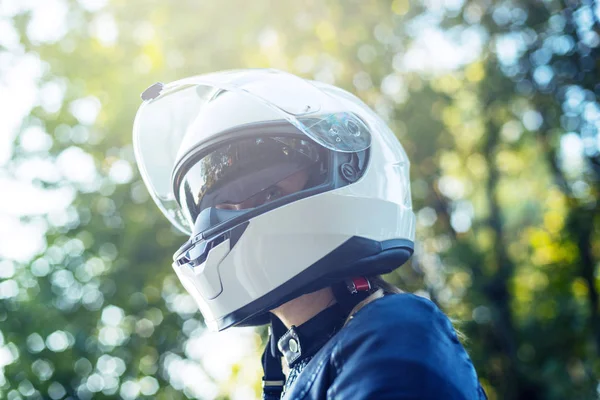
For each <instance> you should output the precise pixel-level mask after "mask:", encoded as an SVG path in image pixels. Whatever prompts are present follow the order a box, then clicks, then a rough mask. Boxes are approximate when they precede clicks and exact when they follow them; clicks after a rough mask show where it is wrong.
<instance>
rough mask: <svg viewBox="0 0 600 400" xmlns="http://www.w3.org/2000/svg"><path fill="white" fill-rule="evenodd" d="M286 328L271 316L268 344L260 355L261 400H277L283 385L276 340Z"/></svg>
mask: <svg viewBox="0 0 600 400" xmlns="http://www.w3.org/2000/svg"><path fill="white" fill-rule="evenodd" d="M286 331H287V328H286V327H285V325H284V324H283V322H281V321H280V320H279V318H277V317H276V316H275V314H271V325H270V326H269V343H268V344H267V346H266V347H265V350H264V352H263V355H262V365H263V371H264V376H263V379H262V380H263V382H262V387H263V395H262V398H263V400H279V399H281V393H282V392H283V386H284V385H285V375H284V374H283V369H282V367H281V357H282V356H283V354H281V352H280V351H279V349H278V348H277V340H278V339H279V338H280V337H281V336H283V335H284V334H285V332H286Z"/></svg>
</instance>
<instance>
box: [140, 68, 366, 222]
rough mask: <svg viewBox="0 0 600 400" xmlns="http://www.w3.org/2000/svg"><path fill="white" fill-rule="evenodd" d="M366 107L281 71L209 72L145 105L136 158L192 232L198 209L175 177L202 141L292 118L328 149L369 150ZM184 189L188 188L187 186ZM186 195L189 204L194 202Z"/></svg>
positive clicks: (165, 204)
mask: <svg viewBox="0 0 600 400" xmlns="http://www.w3.org/2000/svg"><path fill="white" fill-rule="evenodd" d="M229 94H232V95H229ZM360 108H361V107H360V106H358V105H356V104H353V103H350V102H346V101H342V100H339V99H338V98H335V97H333V96H331V95H329V94H327V93H325V92H324V91H322V90H321V89H319V88H317V87H316V86H314V85H313V84H311V83H309V82H308V81H305V80H303V79H301V78H298V77H296V76H294V75H291V74H287V73H284V72H280V71H275V70H260V69H257V70H244V71H226V72H220V73H215V74H208V75H201V76H197V77H193V78H189V79H184V80H181V81H177V82H174V83H171V84H168V85H166V86H165V87H164V88H163V89H162V91H160V93H157V94H156V96H154V98H152V99H149V100H147V101H145V102H144V103H143V104H142V106H141V107H140V109H139V110H138V113H137V115H136V119H135V124H134V132H133V136H134V141H133V143H134V148H135V154H136V159H137V162H138V166H139V169H140V172H141V175H142V178H143V179H144V182H145V183H146V186H147V187H148V189H149V191H150V193H151V195H152V197H153V199H154V200H155V202H156V203H157V205H158V206H159V208H160V209H161V210H162V212H163V213H164V214H165V215H166V216H167V218H169V220H170V221H171V222H172V223H173V224H174V225H175V226H176V227H177V228H179V229H180V230H181V231H183V232H185V233H188V234H190V233H191V231H192V229H191V228H192V226H193V218H192V217H193V212H192V209H191V208H189V207H188V206H187V204H186V205H185V206H184V207H183V208H185V210H184V209H183V208H182V207H180V206H179V205H178V203H177V200H176V196H175V193H174V189H173V187H174V186H173V183H172V176H173V169H174V167H175V165H177V164H178V163H179V161H180V160H181V158H183V157H187V156H189V155H190V152H193V151H194V149H195V148H196V147H197V146H198V145H201V144H202V143H205V142H208V141H210V140H217V141H218V138H219V137H218V135H220V134H221V133H223V132H227V131H228V130H232V129H237V128H239V127H240V126H244V125H245V124H254V125H256V124H260V123H261V122H265V121H274V120H280V121H281V120H284V121H287V122H288V123H289V124H291V125H292V126H294V127H295V128H296V129H297V130H298V132H299V133H300V134H302V135H305V136H306V137H307V139H309V140H310V141H314V142H316V143H318V144H319V145H321V146H323V147H325V148H327V149H330V150H333V151H338V152H356V151H362V150H365V149H367V148H368V147H369V146H370V144H371V136H370V134H369V130H368V128H367V126H366V125H365V123H364V122H363V121H362V120H361V119H360V118H359V117H358V116H357V115H360V114H361V112H362V110H361V109H360ZM187 179H188V180H187V181H186V182H187V183H188V184H189V186H190V188H192V186H194V188H195V189H199V187H198V185H193V184H192V182H191V181H192V179H200V180H201V179H204V178H202V177H201V176H199V177H197V178H192V177H191V176H190V177H188V178H187ZM178 190H183V189H181V185H180V187H179V189H178ZM195 194H196V195H197V193H195ZM178 195H179V197H180V199H181V201H182V202H183V201H184V200H183V199H184V198H185V199H186V201H187V200H188V198H187V197H186V196H182V195H181V194H180V193H178ZM182 205H183V203H182ZM201 208H202V207H201Z"/></svg>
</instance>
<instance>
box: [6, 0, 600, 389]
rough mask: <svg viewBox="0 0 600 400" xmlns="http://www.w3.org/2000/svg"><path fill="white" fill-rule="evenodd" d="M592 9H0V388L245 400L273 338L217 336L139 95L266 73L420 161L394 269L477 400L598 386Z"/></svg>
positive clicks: (338, 4)
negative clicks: (465, 362)
mask: <svg viewBox="0 0 600 400" xmlns="http://www.w3.org/2000/svg"><path fill="white" fill-rule="evenodd" d="M599 19H600V6H599V5H598V4H595V3H594V2H592V1H571V0H561V1H558V0H544V1H541V0H535V1H534V0H528V1H520V0H512V1H511V0H506V1H492V0H394V1H388V0H378V1H369V2H367V1H360V0H344V1H331V0H324V1H321V0H306V1H300V2H289V1H266V0H254V1H252V2H247V1H242V0H221V1H198V0H178V1H172V2H167V1H158V0H145V1H141V0H129V1H123V0H112V1H111V0H77V1H75V0H0V398H6V399H10V400H15V399H39V398H51V399H65V398H70V399H74V398H79V399H91V398H96V399H102V398H119V397H120V398H123V399H135V398H158V399H183V398H198V399H214V398H219V399H229V398H230V399H252V398H255V397H257V396H258V395H259V390H260V389H259V383H260V382H259V381H260V377H261V376H262V372H261V370H260V364H259V360H258V357H259V353H260V351H261V346H262V342H263V340H264V330H261V329H257V330H254V329H232V330H229V331H226V332H222V333H219V334H214V333H210V332H208V331H207V330H206V329H205V327H204V324H203V322H202V318H201V315H200V314H199V313H198V312H197V309H196V306H195V305H194V303H193V302H192V300H191V298H190V297H189V296H188V295H187V294H185V293H184V291H183V288H182V286H180V284H179V282H178V281H177V279H176V277H175V275H174V273H173V272H172V269H171V267H170V263H171V256H172V253H173V252H174V250H176V249H177V248H178V247H179V245H180V244H181V243H182V242H183V241H184V240H185V239H186V238H185V237H183V236H182V235H180V234H178V233H177V232H176V231H175V230H174V229H172V228H171V227H170V226H169V224H168V222H167V220H166V219H165V218H164V217H163V216H162V215H160V214H159V211H158V209H157V207H156V206H155V205H154V203H153V202H152V200H151V199H150V198H149V196H148V194H147V192H146V189H145V187H144V186H143V184H142V183H141V181H140V178H139V175H138V172H137V169H136V166H135V163H134V157H133V152H132V146H131V129H132V123H133V118H134V115H135V112H136V109H137V107H138V106H139V104H140V98H139V94H140V93H141V92H142V91H143V90H144V89H145V88H146V87H147V86H149V85H151V84H152V83H154V82H156V81H162V82H169V81H172V80H175V79H179V78H183V77H186V76H190V75H195V74H200V73H206V72H211V71H215V70H222V69H231V68H248V67H274V68H279V69H284V70H287V71H290V72H292V73H295V74H298V75H300V76H303V77H306V78H312V79H316V80H321V81H325V82H329V83H333V84H335V85H338V86H341V87H343V88H345V89H348V90H350V91H352V92H354V93H356V94H357V95H358V96H359V97H360V98H362V99H363V100H364V101H365V102H367V103H368V104H369V105H371V106H372V107H373V108H374V109H375V110H376V111H377V112H378V113H379V114H380V115H381V116H383V117H384V118H385V119H386V121H388V123H389V124H390V125H391V127H392V128H393V130H394V131H395V132H396V134H397V136H398V138H399V139H400V141H401V142H402V143H403V145H404V147H405V148H406V151H407V152H408V155H409V157H410V159H411V161H412V170H411V178H412V185H413V186H412V188H413V201H414V208H415V212H416V214H417V218H418V228H417V230H418V243H417V251H416V254H415V256H414V257H413V259H412V261H411V262H410V263H408V264H407V265H405V266H403V267H402V268H401V269H399V270H398V271H397V272H395V273H394V274H392V275H390V276H389V280H390V281H392V282H394V283H396V284H398V285H399V286H400V287H401V288H403V289H404V290H408V291H413V292H417V293H418V294H420V295H423V296H427V297H429V298H431V299H432V300H433V301H435V302H436V303H437V304H439V305H440V307H442V309H443V310H444V311H445V312H446V313H447V314H448V315H450V316H451V317H452V318H453V319H454V320H455V321H456V325H457V327H458V328H459V329H460V330H461V331H462V332H463V333H464V334H465V335H466V337H467V339H466V341H465V346H466V347H467V349H468V351H469V353H470V354H471V357H472V359H473V362H474V364H475V366H476V368H477V371H478V373H479V375H480V377H481V381H482V383H483V384H484V387H485V388H486V390H487V393H488V395H489V397H490V399H596V398H599V396H600V395H599V393H600V386H599V383H600V381H599V377H600V361H599V360H600V358H599V352H600V315H599V304H598V289H599V287H600V285H599V283H600V282H599V280H600V279H599V275H598V270H599V260H600V208H599V206H598V200H597V199H598V195H599V190H600V152H599V150H600V135H599V134H598V130H599V129H600V104H599V101H598V100H599V96H600V84H599V82H600V80H599V78H600V74H599V63H600V59H599V53H600V51H599V44H600V36H599V34H600V23H599Z"/></svg>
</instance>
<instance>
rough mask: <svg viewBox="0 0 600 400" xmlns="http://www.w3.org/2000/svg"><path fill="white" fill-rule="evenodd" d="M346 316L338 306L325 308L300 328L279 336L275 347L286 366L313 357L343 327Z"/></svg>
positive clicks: (291, 365) (294, 327)
mask: <svg viewBox="0 0 600 400" xmlns="http://www.w3.org/2000/svg"><path fill="white" fill-rule="evenodd" d="M345 318H346V315H345V313H344V312H343V311H342V308H341V306H340V305H339V304H337V303H336V304H334V305H333V306H331V307H329V308H326V309H325V310H323V311H321V312H320V313H319V314H317V315H315V316H314V317H313V318H311V319H310V320H308V321H306V322H305V323H303V324H302V325H300V326H294V325H292V327H291V328H290V329H289V330H288V331H287V332H286V333H285V334H283V335H282V336H281V338H280V339H279V341H278V342H277V347H278V348H279V351H281V354H283V356H284V358H285V360H286V362H287V364H288V366H289V367H290V368H292V367H293V366H294V365H296V364H297V363H299V362H300V361H302V360H304V359H306V358H308V357H311V356H313V355H314V354H315V353H316V352H317V351H319V349H320V348H321V347H323V345H324V344H325V343H326V342H327V341H328V340H329V339H330V338H331V337H332V336H333V335H335V333H336V332H337V331H338V330H339V329H340V328H341V327H342V326H343V325H344V321H345Z"/></svg>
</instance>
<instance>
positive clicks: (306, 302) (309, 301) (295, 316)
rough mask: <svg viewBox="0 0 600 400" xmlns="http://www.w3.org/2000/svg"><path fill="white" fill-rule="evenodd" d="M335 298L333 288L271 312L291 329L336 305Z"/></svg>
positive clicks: (310, 294) (300, 298)
mask: <svg viewBox="0 0 600 400" xmlns="http://www.w3.org/2000/svg"><path fill="white" fill-rule="evenodd" d="M335 302H336V301H335V296H334V295H333V291H332V290H331V288H324V289H321V290H317V291H316V292H312V293H308V294H305V295H302V296H300V297H296V298H295V299H293V300H290V301H288V302H287V303H285V304H282V305H280V306H279V307H277V308H275V309H273V310H271V312H272V313H273V314H275V315H276V316H277V318H279V320H280V321H281V322H283V324H284V325H285V326H286V327H287V328H290V327H291V326H292V325H294V326H300V325H302V324H303V323H305V322H306V321H308V320H309V319H311V318H312V317H314V316H315V315H317V314H318V313H320V312H321V311H323V310H325V309H326V308H327V307H329V306H331V305H333V304H335Z"/></svg>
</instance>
